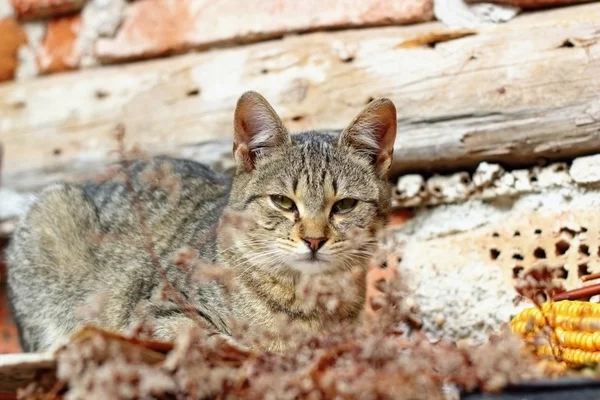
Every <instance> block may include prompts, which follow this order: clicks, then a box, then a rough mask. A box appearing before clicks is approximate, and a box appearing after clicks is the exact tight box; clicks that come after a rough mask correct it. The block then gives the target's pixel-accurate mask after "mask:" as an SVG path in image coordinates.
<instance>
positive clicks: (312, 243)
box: [302, 237, 327, 252]
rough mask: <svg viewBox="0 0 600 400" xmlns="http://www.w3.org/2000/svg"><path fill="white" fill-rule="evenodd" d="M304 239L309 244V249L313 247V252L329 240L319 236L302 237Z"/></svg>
mask: <svg viewBox="0 0 600 400" xmlns="http://www.w3.org/2000/svg"><path fill="white" fill-rule="evenodd" d="M302 241H303V242H304V243H305V244H306V245H307V246H308V248H309V249H311V250H312V251H313V252H316V251H317V250H319V249H320V248H321V247H323V245H324V244H325V242H326V241H327V238H326V237H318V238H311V237H305V238H302Z"/></svg>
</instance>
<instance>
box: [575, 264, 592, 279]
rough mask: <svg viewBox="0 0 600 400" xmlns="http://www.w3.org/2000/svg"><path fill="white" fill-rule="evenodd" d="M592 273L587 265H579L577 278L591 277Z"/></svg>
mask: <svg viewBox="0 0 600 400" xmlns="http://www.w3.org/2000/svg"><path fill="white" fill-rule="evenodd" d="M591 273H592V272H591V271H590V270H589V269H588V265H587V264H586V263H583V264H579V265H578V266H577V276H578V277H580V278H581V277H582V276H585V275H589V274H591Z"/></svg>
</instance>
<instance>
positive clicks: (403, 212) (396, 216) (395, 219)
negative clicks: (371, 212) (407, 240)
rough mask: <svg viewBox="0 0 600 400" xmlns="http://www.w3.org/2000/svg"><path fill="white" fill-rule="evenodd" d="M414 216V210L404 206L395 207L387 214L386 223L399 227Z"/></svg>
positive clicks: (392, 226)
mask: <svg viewBox="0 0 600 400" xmlns="http://www.w3.org/2000/svg"><path fill="white" fill-rule="evenodd" d="M413 216H414V212H413V211H411V210H409V209H406V208H395V209H393V210H392V211H391V212H390V215H389V216H388V225H389V226H390V227H391V228H399V227H401V226H402V225H404V224H405V223H406V222H407V221H409V220H410V219H411V218H412V217H413Z"/></svg>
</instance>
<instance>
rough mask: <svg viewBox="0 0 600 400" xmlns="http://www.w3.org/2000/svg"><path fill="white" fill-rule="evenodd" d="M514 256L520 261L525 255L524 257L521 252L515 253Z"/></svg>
mask: <svg viewBox="0 0 600 400" xmlns="http://www.w3.org/2000/svg"><path fill="white" fill-rule="evenodd" d="M512 258H513V259H514V260H519V261H522V260H523V259H524V258H525V257H523V254H520V253H515V254H513V256H512Z"/></svg>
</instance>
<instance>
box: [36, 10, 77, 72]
mask: <svg viewBox="0 0 600 400" xmlns="http://www.w3.org/2000/svg"><path fill="white" fill-rule="evenodd" d="M80 27H81V17H80V16H79V15H73V16H68V17H62V18H58V19H54V20H52V21H50V23H49V24H48V28H47V29H46V35H45V36H44V40H43V42H42V46H41V48H40V50H39V53H38V57H37V63H38V66H39V69H40V73H42V74H47V73H52V72H61V71H68V70H71V69H75V68H77V67H78V65H79V58H80V57H79V52H78V50H77V46H76V42H77V37H78V34H79V29H80Z"/></svg>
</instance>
